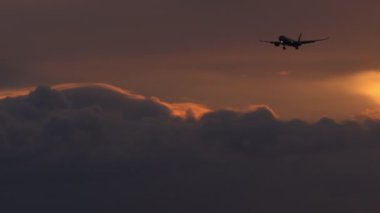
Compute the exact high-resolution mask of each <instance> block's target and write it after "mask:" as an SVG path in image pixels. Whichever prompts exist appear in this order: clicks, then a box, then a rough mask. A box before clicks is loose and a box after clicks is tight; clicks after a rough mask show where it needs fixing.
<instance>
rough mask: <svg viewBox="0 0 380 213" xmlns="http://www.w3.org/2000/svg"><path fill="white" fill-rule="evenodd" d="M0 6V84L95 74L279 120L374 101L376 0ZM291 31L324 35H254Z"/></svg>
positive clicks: (113, 0) (335, 112) (337, 112)
mask: <svg viewBox="0 0 380 213" xmlns="http://www.w3.org/2000/svg"><path fill="white" fill-rule="evenodd" d="M0 4H1V13H0V15H1V19H0V27H1V29H2V30H1V40H0V47H1V52H0V54H1V75H2V77H1V79H0V88H2V89H9V88H18V87H25V86H36V85H41V84H44V85H46V84H47V85H53V84H57V83H67V82H101V83H108V84H112V85H116V86H119V87H122V88H125V89H130V90H133V91H135V92H138V93H140V94H143V95H146V96H155V97H158V98H160V99H162V100H165V101H169V102H195V103H199V104H203V105H206V106H208V107H210V108H226V107H230V108H239V109H241V108H246V107H247V106H248V105H251V104H266V105H269V106H270V107H272V108H273V109H274V110H275V111H276V112H277V113H278V114H279V115H280V117H281V118H283V119H290V118H302V119H306V120H317V119H319V118H320V117H321V116H329V117H332V118H335V119H346V118H352V117H354V116H356V115H360V114H361V113H363V111H366V110H368V109H370V110H372V109H376V108H377V103H376V101H377V99H379V97H378V95H380V91H377V90H379V89H373V87H372V86H371V85H373V84H376V83H377V82H376V81H375V82H374V81H373V75H377V74H376V73H372V74H369V72H376V71H377V70H378V69H380V60H379V57H378V50H379V48H380V44H379V42H377V40H378V37H379V36H380V28H379V27H378V25H379V18H380V17H379V16H380V15H379V13H378V11H377V9H378V8H379V6H380V5H379V4H380V3H379V2H378V1H369V0H365V1H360V2H359V1H357V2H355V1H349V2H347V1H337V0H329V1H327V0H326V1H325V0H319V1H300V0H293V1H282V2H278V1H274V0H266V1H252V0H251V1H245V0H237V1H233V2H232V1H224V0H222V1H214V0H204V1H178V0H141V1H126V0H124V1H118V0H109V1H107V2H105V1H99V0H75V1H74V0H73V1H71V0H54V1H47V0H3V1H1V3H0ZM299 32H303V35H304V39H315V38H322V37H326V36H330V38H331V39H330V40H328V41H325V42H321V43H317V44H311V45H305V46H302V47H301V50H299V51H295V50H294V49H289V50H288V51H282V50H281V48H275V47H274V46H271V45H268V44H265V43H260V42H258V40H259V39H267V40H272V39H275V40H276V39H277V37H278V35H280V34H285V35H288V36H290V37H294V38H296V37H297V36H298V33H299ZM284 74H285V75H284ZM379 75H380V74H379ZM356 78H359V79H360V80H356ZM348 79H350V80H348ZM342 82H348V83H347V84H344V85H342V84H341V83H342ZM369 84H371V85H370V86H371V89H368V88H364V89H363V86H365V85H369ZM363 90H365V91H363ZM368 90H369V91H368Z"/></svg>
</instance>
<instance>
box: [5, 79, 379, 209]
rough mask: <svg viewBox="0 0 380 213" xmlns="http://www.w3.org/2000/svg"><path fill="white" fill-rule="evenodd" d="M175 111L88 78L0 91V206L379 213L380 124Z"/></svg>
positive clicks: (263, 110) (267, 112) (255, 113)
mask: <svg viewBox="0 0 380 213" xmlns="http://www.w3.org/2000/svg"><path fill="white" fill-rule="evenodd" d="M188 114H189V116H188V118H187V119H182V118H178V117H174V116H172V115H171V111H170V109H169V108H168V107H167V106H166V105H165V104H162V103H161V102H159V101H157V100H155V99H145V98H141V97H135V96H133V95H128V94H122V93H118V92H115V91H112V90H108V89H105V88H101V87H96V86H88V87H79V88H73V89H66V90H62V91H56V90H53V89H50V88H49V87H38V88H37V89H36V90H35V91H33V92H32V93H30V94H29V95H28V96H23V97H16V98H8V99H3V100H1V101H0V168H1V173H0V189H1V190H0V200H1V203H2V205H1V206H2V207H1V208H2V209H3V210H5V211H4V212H25V211H28V210H29V211H30V210H32V212H279V211H281V212H378V211H379V209H380V204H379V203H378V200H379V198H380V195H379V190H380V180H379V178H380V171H379V166H380V157H379V155H378V153H379V151H380V149H379V148H380V146H379V141H380V122H379V121H375V120H370V119H363V120H361V121H347V122H343V123H336V122H334V121H333V120H330V119H328V118H323V119H321V120H320V121H319V122H316V123H306V122H303V121H301V120H292V121H282V120H279V119H276V118H275V116H274V115H273V114H272V112H271V111H270V110H269V109H267V108H265V107H261V108H258V109H256V110H255V111H251V112H244V113H243V112H235V111H228V110H225V111H223V110H222V111H212V112H209V113H207V114H205V115H204V116H203V117H201V118H200V119H194V118H192V117H191V113H188Z"/></svg>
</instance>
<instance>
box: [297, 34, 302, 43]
mask: <svg viewBox="0 0 380 213" xmlns="http://www.w3.org/2000/svg"><path fill="white" fill-rule="evenodd" d="M301 38H302V33H300V35H299V36H298V42H300V41H301Z"/></svg>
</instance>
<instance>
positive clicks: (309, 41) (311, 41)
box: [299, 37, 329, 44]
mask: <svg viewBox="0 0 380 213" xmlns="http://www.w3.org/2000/svg"><path fill="white" fill-rule="evenodd" d="M327 39H329V37H327V38H323V39H316V40H305V41H299V43H300V44H310V43H314V42H317V41H324V40H327Z"/></svg>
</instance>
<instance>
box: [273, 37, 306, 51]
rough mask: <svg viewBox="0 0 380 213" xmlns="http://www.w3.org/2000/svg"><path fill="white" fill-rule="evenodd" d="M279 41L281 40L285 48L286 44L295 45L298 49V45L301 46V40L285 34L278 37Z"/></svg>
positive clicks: (280, 43)
mask: <svg viewBox="0 0 380 213" xmlns="http://www.w3.org/2000/svg"><path fill="white" fill-rule="evenodd" d="M278 41H279V45H282V46H283V48H285V46H290V47H294V48H296V49H298V47H299V46H301V43H300V42H298V41H296V40H294V39H291V38H289V37H286V36H283V35H281V36H279V37H278Z"/></svg>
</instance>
